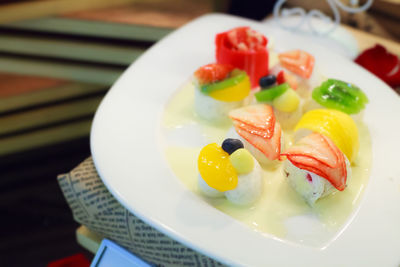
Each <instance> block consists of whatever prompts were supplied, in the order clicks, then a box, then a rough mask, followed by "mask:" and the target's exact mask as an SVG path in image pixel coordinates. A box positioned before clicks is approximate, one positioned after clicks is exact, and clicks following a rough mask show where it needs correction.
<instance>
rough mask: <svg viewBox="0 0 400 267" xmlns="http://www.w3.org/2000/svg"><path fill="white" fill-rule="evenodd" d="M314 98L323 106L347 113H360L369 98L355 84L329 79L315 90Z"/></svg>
mask: <svg viewBox="0 0 400 267" xmlns="http://www.w3.org/2000/svg"><path fill="white" fill-rule="evenodd" d="M312 98H313V99H314V100H315V101H316V102H318V103H319V104H320V105H321V106H324V107H326V108H333V109H337V110H340V111H342V112H345V113H347V114H356V113H359V112H360V111H361V110H362V109H364V108H365V104H367V103H368V98H367V96H366V95H365V94H364V92H363V91H361V89H360V88H358V87H357V86H355V85H354V84H351V83H347V82H344V81H340V80H335V79H328V80H327V81H325V82H323V83H322V84H321V85H320V86H319V87H316V88H315V89H314V90H313V93H312Z"/></svg>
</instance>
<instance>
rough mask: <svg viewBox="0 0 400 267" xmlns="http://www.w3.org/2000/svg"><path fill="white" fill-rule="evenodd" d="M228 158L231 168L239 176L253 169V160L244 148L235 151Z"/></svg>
mask: <svg viewBox="0 0 400 267" xmlns="http://www.w3.org/2000/svg"><path fill="white" fill-rule="evenodd" d="M229 158H230V160H231V163H232V165H233V167H234V168H235V170H236V171H237V172H238V173H239V174H246V173H249V172H251V171H252V170H253V169H254V158H253V156H252V155H251V154H250V152H249V151H247V150H246V149H244V148H239V149H237V150H236V151H235V152H233V153H232V154H231V155H230V157H229Z"/></svg>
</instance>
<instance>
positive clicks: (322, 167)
mask: <svg viewBox="0 0 400 267" xmlns="http://www.w3.org/2000/svg"><path fill="white" fill-rule="evenodd" d="M281 156H286V157H287V159H288V160H289V161H290V162H291V163H292V164H293V165H295V166H296V167H298V168H300V169H303V170H307V171H310V172H313V173H315V174H317V175H319V176H321V177H323V178H325V179H327V180H328V181H329V182H330V183H331V184H332V185H333V186H334V187H335V188H336V189H338V190H339V191H343V190H344V189H345V188H346V180H347V169H346V162H345V157H344V155H343V153H342V151H340V150H339V149H338V148H337V146H336V145H335V144H334V143H333V142H332V141H331V140H330V139H329V138H328V137H326V136H324V135H321V134H319V133H315V132H314V133H312V134H310V135H308V136H306V137H304V138H302V139H301V140H300V141H299V142H298V144H296V145H295V146H293V147H291V148H289V149H288V150H286V151H285V153H282V154H281Z"/></svg>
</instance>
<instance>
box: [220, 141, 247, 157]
mask: <svg viewBox="0 0 400 267" xmlns="http://www.w3.org/2000/svg"><path fill="white" fill-rule="evenodd" d="M239 148H244V145H243V143H242V141H240V140H239V139H234V138H227V139H225V140H224V142H222V149H223V150H224V151H225V152H226V153H228V154H229V155H230V154H232V153H233V152H235V151H236V150H238V149H239Z"/></svg>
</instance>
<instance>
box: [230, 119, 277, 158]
mask: <svg viewBox="0 0 400 267" xmlns="http://www.w3.org/2000/svg"><path fill="white" fill-rule="evenodd" d="M234 126H235V129H236V132H237V133H238V134H239V135H240V136H241V137H243V138H244V139H245V140H246V141H247V142H249V143H250V144H252V145H253V146H254V147H255V148H257V149H258V150H260V151H261V152H262V153H263V154H264V155H265V156H266V157H267V158H268V159H270V160H275V159H278V158H279V156H280V153H281V126H280V125H279V123H275V127H274V133H275V134H274V135H273V136H272V137H271V138H263V137H262V136H260V135H256V134H252V133H251V132H250V131H248V130H246V129H243V128H238V127H236V125H235V124H234Z"/></svg>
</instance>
